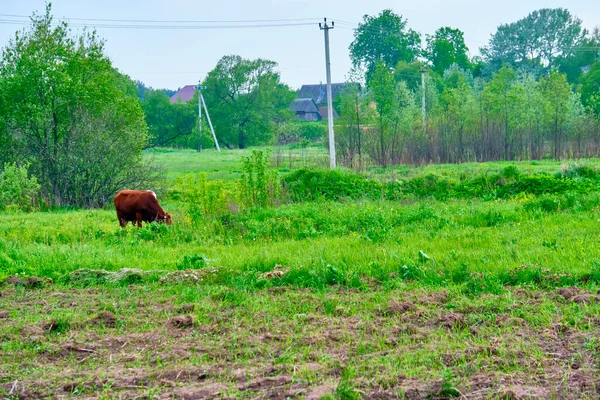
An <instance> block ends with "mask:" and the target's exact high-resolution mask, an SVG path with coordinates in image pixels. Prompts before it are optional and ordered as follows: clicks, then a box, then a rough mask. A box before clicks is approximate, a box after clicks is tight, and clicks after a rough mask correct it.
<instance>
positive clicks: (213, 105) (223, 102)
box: [203, 56, 294, 149]
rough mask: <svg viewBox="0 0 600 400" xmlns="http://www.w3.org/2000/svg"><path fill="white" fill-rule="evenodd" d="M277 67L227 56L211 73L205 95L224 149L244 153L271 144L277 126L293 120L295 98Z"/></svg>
mask: <svg viewBox="0 0 600 400" xmlns="http://www.w3.org/2000/svg"><path fill="white" fill-rule="evenodd" d="M276 66H277V63H275V62H273V61H270V60H263V59H256V60H247V59H244V58H242V57H240V56H224V57H223V58H221V60H219V62H218V63H217V65H216V67H215V68H214V69H213V70H212V71H210V72H209V73H208V75H207V77H206V79H205V80H204V82H203V84H204V85H205V86H206V87H207V89H206V90H205V91H204V92H203V94H204V97H205V99H206V103H207V106H208V109H209V110H210V111H209V112H210V114H211V118H212V119H213V124H214V126H215V131H216V132H217V139H218V140H220V141H221V142H222V143H223V145H225V146H227V147H234V146H235V147H239V148H240V149H243V148H244V147H247V146H250V145H257V144H262V143H266V142H269V141H270V140H271V139H272V137H273V131H274V125H275V123H277V122H283V121H285V120H287V119H289V117H290V113H289V111H288V110H287V108H288V107H289V105H290V103H291V101H292V100H293V98H294V94H293V92H292V91H291V90H290V89H289V87H288V86H287V85H285V84H283V83H281V82H280V77H279V73H278V72H276V71H275V67H276Z"/></svg>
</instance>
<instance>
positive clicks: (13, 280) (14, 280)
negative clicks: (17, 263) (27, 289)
mask: <svg viewBox="0 0 600 400" xmlns="http://www.w3.org/2000/svg"><path fill="white" fill-rule="evenodd" d="M23 282H24V281H23V279H21V278H19V277H18V276H15V275H12V276H9V277H7V278H6V279H4V280H3V281H2V284H3V285H13V286H18V285H23Z"/></svg>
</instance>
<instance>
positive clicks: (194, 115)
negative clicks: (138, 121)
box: [142, 90, 198, 147]
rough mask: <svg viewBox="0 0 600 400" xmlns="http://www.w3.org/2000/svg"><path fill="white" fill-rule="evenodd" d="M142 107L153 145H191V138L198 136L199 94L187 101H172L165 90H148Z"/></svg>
mask: <svg viewBox="0 0 600 400" xmlns="http://www.w3.org/2000/svg"><path fill="white" fill-rule="evenodd" d="M142 109H143V110H144V115H145V116H146V123H147V124H148V131H149V133H150V140H151V144H152V145H154V146H177V145H182V146H185V147H190V146H189V145H188V143H189V141H190V139H191V138H192V137H197V132H194V128H195V127H196V126H197V124H198V97H197V96H194V99H193V100H190V101H188V102H187V103H171V101H170V100H169V97H168V96H167V95H166V94H165V93H164V92H163V91H161V90H147V91H146V95H145V98H144V101H143V102H142ZM194 133H196V135H194Z"/></svg>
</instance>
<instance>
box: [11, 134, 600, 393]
mask: <svg viewBox="0 0 600 400" xmlns="http://www.w3.org/2000/svg"><path fill="white" fill-rule="evenodd" d="M263 150H264V149H263ZM251 154H252V149H250V150H224V151H223V152H222V153H221V154H218V153H216V151H214V150H207V151H203V152H202V153H198V152H195V151H190V150H173V149H156V150H152V151H148V152H147V153H146V156H147V157H151V158H152V159H153V160H154V162H156V163H157V165H160V166H161V167H162V168H164V170H165V177H166V185H165V186H166V187H165V189H164V190H163V191H162V192H159V201H160V203H161V205H162V206H163V208H164V209H165V210H166V211H167V212H169V213H170V214H171V215H172V216H173V225H171V226H165V225H157V224H149V225H145V226H144V227H143V228H142V229H138V228H135V227H133V226H131V225H129V226H127V228H126V229H120V227H119V224H118V221H117V219H116V215H115V212H114V209H113V207H112V205H111V204H110V205H108V206H107V207H106V208H105V209H95V210H77V209H74V210H71V209H69V210H67V209H58V210H50V211H44V212H31V213H21V212H11V211H7V212H4V213H2V214H1V215H0V282H3V284H2V285H1V286H0V396H2V397H4V398H107V399H108V398H157V399H162V398H165V399H167V398H184V399H195V398H288V397H289V398H312V399H318V398H342V399H354V398H407V399H408V398H411V399H416V398H423V399H425V398H454V397H456V398H468V399H487V398H510V399H521V398H540V399H541V398H544V399H546V398H572V399H576V398H577V399H579V398H590V399H592V398H597V397H598V396H599V394H600V379H599V378H598V376H599V375H598V372H599V370H598V362H600V341H599V339H598V337H599V335H598V334H599V333H600V332H599V328H600V302H599V301H598V300H599V299H600V298H599V297H598V288H599V285H600V247H599V246H598V237H599V235H600V192H599V191H598V189H599V188H600V178H599V175H598V174H597V169H598V167H600V161H599V160H585V161H581V162H579V163H575V162H558V161H536V162H494V163H469V164H462V165H426V166H421V167H413V166H399V167H394V168H387V169H381V168H374V167H373V168H370V167H365V168H364V171H363V174H364V176H367V177H369V178H371V179H372V180H373V181H371V180H364V181H363V180H360V179H363V178H360V179H358V178H354V177H353V175H352V176H350V177H348V174H346V173H342V174H339V175H335V176H333V175H315V176H313V175H310V173H306V174H304V175H302V174H300V175H293V174H295V173H297V172H298V171H297V170H298V169H300V168H302V167H322V166H324V165H326V156H325V151H324V149H322V148H321V147H316V146H314V147H308V148H306V149H304V150H303V149H301V148H299V147H296V148H294V147H284V148H277V147H276V148H273V149H271V158H270V162H271V165H272V166H273V168H274V170H276V171H278V173H279V175H280V176H282V177H284V178H285V179H288V178H289V177H292V178H289V179H295V178H293V177H298V179H297V180H296V181H293V180H288V181H286V182H287V186H285V190H284V192H285V193H284V194H283V195H282V196H281V198H283V199H286V201H279V202H277V204H276V205H274V206H270V207H241V206H238V205H236V204H232V202H231V201H226V200H223V199H221V198H220V197H219V196H221V195H222V194H223V193H230V194H231V193H234V192H235V190H236V188H237V187H239V181H240V179H241V178H242V176H243V171H244V163H243V162H242V156H250V155H251ZM293 171H296V172H293ZM300 172H302V171H300ZM200 174H206V179H207V181H203V180H202V179H200V180H197V178H198V177H199V176H201V175H200ZM319 176H325V177H327V178H326V179H331V181H328V182H334V183H332V184H330V185H329V186H327V184H326V182H325V183H323V182H322V181H320V180H319V179H317V178H315V177H319ZM286 177H287V178H286ZM195 179H196V180H195ZM302 179H304V180H302ZM333 179H338V180H337V181H334V180H333ZM190 182H192V183H190ZM198 182H200V183H198ZM202 182H204V183H202ZM335 182H342V183H341V184H340V185H342V184H344V185H346V183H347V185H346V186H344V187H345V190H346V191H345V192H344V193H341V192H336V191H335V190H337V189H338V188H339V187H340V185H338V184H337V183H335ZM373 182H376V183H373ZM322 183H323V185H322V188H321V184H322ZM191 184H193V185H196V186H197V189H195V190H196V191H195V192H194V193H195V196H196V197H194V196H191V195H190V194H189V193H188V191H189V187H187V186H188V185H191ZM211 185H213V186H211ZM311 185H313V186H311ZM315 185H316V186H315ZM326 186H327V187H326ZM328 190H329V191H331V190H333V191H334V192H328ZM198 193H200V195H202V196H205V197H206V196H213V195H215V193H216V195H215V196H216V197H215V198H214V199H212V200H211V202H209V203H206V204H205V203H202V204H205V205H206V207H204V206H203V207H204V208H201V207H199V206H198V204H197V203H196V202H194V201H191V200H190V199H198V198H199V197H198V196H199V194H198ZM301 196H305V197H304V198H305V201H299V200H298V199H299V198H301ZM233 197H235V195H234V194H232V198H233ZM240 204H241V203H240ZM208 209H210V210H212V211H211V213H212V214H211V213H209V212H207V210H208Z"/></svg>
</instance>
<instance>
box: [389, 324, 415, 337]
mask: <svg viewBox="0 0 600 400" xmlns="http://www.w3.org/2000/svg"><path fill="white" fill-rule="evenodd" d="M393 333H394V334H395V335H398V336H400V335H411V336H412V335H416V334H418V333H420V330H419V328H418V327H417V326H415V325H413V324H406V325H402V326H399V327H397V328H395V329H394V331H393Z"/></svg>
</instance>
